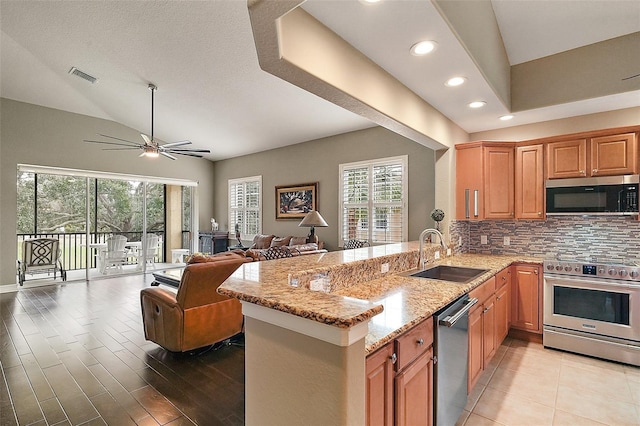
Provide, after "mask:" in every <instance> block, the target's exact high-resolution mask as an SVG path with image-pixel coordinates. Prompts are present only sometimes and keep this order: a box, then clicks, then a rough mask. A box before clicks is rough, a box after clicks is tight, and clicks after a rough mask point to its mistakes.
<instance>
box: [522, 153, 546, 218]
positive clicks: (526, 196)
mask: <svg viewBox="0 0 640 426" xmlns="http://www.w3.org/2000/svg"><path fill="white" fill-rule="evenodd" d="M515 209H516V219H544V162H543V146H542V145H541V144H540V145H531V146H518V147H516V171H515Z"/></svg>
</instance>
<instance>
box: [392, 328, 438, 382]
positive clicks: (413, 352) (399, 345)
mask: <svg viewBox="0 0 640 426" xmlns="http://www.w3.org/2000/svg"><path fill="white" fill-rule="evenodd" d="M432 344H433V318H429V319H427V320H424V321H422V322H421V323H420V324H418V325H417V326H415V327H414V328H412V329H411V330H409V331H407V332H406V333H405V334H403V335H402V336H400V337H399V338H397V339H396V353H397V354H398V362H397V363H396V371H400V370H402V369H403V368H405V367H406V366H407V365H409V364H410V363H411V362H412V361H413V360H414V359H416V358H417V357H418V356H419V355H420V354H422V353H423V352H425V351H426V350H427V349H429V347H430V346H431V345H432Z"/></svg>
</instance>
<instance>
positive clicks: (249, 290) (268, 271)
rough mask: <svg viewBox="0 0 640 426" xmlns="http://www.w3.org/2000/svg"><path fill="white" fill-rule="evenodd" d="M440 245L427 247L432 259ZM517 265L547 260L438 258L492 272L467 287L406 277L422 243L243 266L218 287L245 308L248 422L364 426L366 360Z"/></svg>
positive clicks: (369, 248)
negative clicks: (509, 267) (447, 306)
mask: <svg viewBox="0 0 640 426" xmlns="http://www.w3.org/2000/svg"><path fill="white" fill-rule="evenodd" d="M439 248H440V246H438V245H427V248H426V254H427V256H428V258H429V259H434V253H435V251H436V250H438V249H439ZM514 262H519V263H534V264H539V263H541V260H540V259H536V258H530V257H518V256H487V255H470V254H465V255H457V256H453V257H448V258H445V259H441V260H439V261H436V263H438V264H446V265H451V266H466V267H476V268H477V267H480V268H483V269H487V270H488V271H487V272H485V273H484V274H482V275H480V276H479V277H477V278H476V279H474V280H472V281H471V282H469V283H466V284H455V283H450V282H444V281H434V280H429V279H420V278H413V277H408V276H406V275H403V274H402V272H403V271H407V270H410V269H413V268H415V266H416V265H417V263H418V242H408V243H400V244H390V245H384V246H374V247H368V248H362V249H356V250H345V251H339V252H330V253H325V254H319V255H310V256H303V257H296V258H289V259H281V260H277V261H269V262H253V263H247V264H245V265H243V266H242V267H241V268H240V269H239V270H238V271H236V273H234V274H233V275H232V276H231V277H230V278H229V279H228V280H227V281H226V282H225V283H224V284H223V285H222V286H221V287H220V288H219V290H218V291H219V292H220V293H222V294H225V295H228V296H231V297H235V298H238V299H239V300H240V301H241V302H242V305H243V313H244V315H245V342H246V349H245V371H246V377H245V381H246V388H245V389H246V396H245V398H246V423H247V424H248V425H253V424H285V423H286V424H364V423H365V360H366V356H367V354H370V353H373V352H375V351H376V350H377V349H379V348H381V347H383V346H384V345H385V344H386V343H388V342H391V341H393V340H394V339H395V338H396V337H398V336H400V335H402V334H403V333H405V332H406V331H408V330H410V329H412V328H413V327H414V326H415V325H417V324H420V323H421V322H423V321H424V320H426V319H428V318H429V317H431V316H432V315H433V314H434V313H435V312H436V311H438V310H439V309H441V308H443V307H445V306H446V305H447V304H449V303H450V302H452V301H454V300H456V299H457V298H458V297H459V296H461V295H464V294H465V293H468V292H469V291H471V290H473V289H474V288H476V287H478V286H479V285H480V284H482V283H483V282H485V281H486V280H488V279H490V278H491V277H492V276H494V275H496V274H497V273H498V272H499V271H501V270H502V269H504V268H506V267H508V266H509V265H511V264H512V263H514ZM387 270H388V272H382V271H387ZM310 288H318V289H320V290H319V291H313V290H310ZM327 290H328V292H325V291H327Z"/></svg>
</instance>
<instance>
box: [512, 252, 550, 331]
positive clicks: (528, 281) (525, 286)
mask: <svg viewBox="0 0 640 426" xmlns="http://www.w3.org/2000/svg"><path fill="white" fill-rule="evenodd" d="M513 271H514V273H513V293H512V299H511V327H512V328H515V329H518V330H523V331H528V332H532V333H537V334H540V333H542V318H541V317H542V308H541V306H540V304H541V301H542V269H541V267H540V266H537V265H526V264H516V265H515V266H514V269H513Z"/></svg>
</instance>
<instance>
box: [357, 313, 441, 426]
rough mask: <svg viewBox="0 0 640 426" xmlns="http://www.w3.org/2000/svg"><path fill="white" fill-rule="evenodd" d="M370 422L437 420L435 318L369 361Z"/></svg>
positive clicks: (411, 423) (409, 424) (423, 422)
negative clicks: (434, 381)
mask: <svg viewBox="0 0 640 426" xmlns="http://www.w3.org/2000/svg"><path fill="white" fill-rule="evenodd" d="M365 369H366V374H365V380H366V399H365V402H366V424H367V425H388V426H390V425H398V426H399V425H407V426H414V425H415V426H420V425H432V424H433V319H432V318H429V319H426V320H425V321H423V322H422V323H420V324H418V325H417V326H415V327H414V328H412V329H411V330H409V331H407V332H406V333H404V334H402V335H401V336H399V337H397V338H396V339H395V340H394V341H393V342H389V343H387V344H386V345H385V346H383V347H382V348H380V349H378V350H377V351H376V352H374V353H373V354H371V355H369V356H368V357H367V359H366V362H365Z"/></svg>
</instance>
